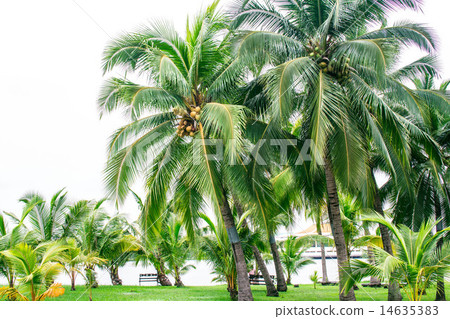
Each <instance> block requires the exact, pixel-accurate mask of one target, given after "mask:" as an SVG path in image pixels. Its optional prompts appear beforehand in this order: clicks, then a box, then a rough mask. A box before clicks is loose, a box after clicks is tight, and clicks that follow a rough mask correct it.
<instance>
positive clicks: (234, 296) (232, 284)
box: [227, 276, 238, 301]
mask: <svg viewBox="0 0 450 319" xmlns="http://www.w3.org/2000/svg"><path fill="white" fill-rule="evenodd" d="M227 291H228V292H229V294H230V299H231V300H233V301H236V300H238V292H237V290H236V278H234V277H233V276H231V277H229V276H227Z"/></svg>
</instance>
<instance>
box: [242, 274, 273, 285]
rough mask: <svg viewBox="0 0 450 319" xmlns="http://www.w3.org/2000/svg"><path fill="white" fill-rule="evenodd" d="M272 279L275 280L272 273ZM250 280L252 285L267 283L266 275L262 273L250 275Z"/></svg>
mask: <svg viewBox="0 0 450 319" xmlns="http://www.w3.org/2000/svg"><path fill="white" fill-rule="evenodd" d="M270 279H272V282H275V276H273V275H271V276H270ZM248 280H249V281H250V285H265V284H266V283H265V281H264V277H263V276H261V275H248Z"/></svg>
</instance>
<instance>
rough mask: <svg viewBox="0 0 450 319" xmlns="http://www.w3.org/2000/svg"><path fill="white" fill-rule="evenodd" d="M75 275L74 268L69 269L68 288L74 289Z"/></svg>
mask: <svg viewBox="0 0 450 319" xmlns="http://www.w3.org/2000/svg"><path fill="white" fill-rule="evenodd" d="M75 276H76V272H75V270H73V269H72V270H71V275H70V290H72V291H75V289H76V288H75Z"/></svg>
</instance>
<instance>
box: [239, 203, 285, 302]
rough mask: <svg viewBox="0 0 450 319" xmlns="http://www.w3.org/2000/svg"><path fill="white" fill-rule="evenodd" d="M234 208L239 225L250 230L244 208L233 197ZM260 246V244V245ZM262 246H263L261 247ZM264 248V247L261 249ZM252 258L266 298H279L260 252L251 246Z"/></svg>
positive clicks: (256, 247)
mask: <svg viewBox="0 0 450 319" xmlns="http://www.w3.org/2000/svg"><path fill="white" fill-rule="evenodd" d="M233 203H234V207H235V209H236V213H237V216H238V217H239V220H240V221H239V223H240V224H241V225H242V227H244V228H248V229H250V226H249V224H248V223H247V219H246V217H247V216H246V215H245V214H244V208H243V206H242V205H241V203H239V201H238V200H237V198H236V197H233ZM260 244H262V243H260ZM262 246H264V245H262ZM263 248H264V247H263ZM252 250H253V256H254V257H255V261H256V265H257V268H258V269H259V270H260V271H261V273H262V276H263V278H264V283H265V285H266V296H268V297H279V294H278V290H277V288H276V287H275V285H274V283H273V280H272V277H270V273H269V270H268V269H267V265H266V263H265V262H264V259H263V256H262V255H261V251H260V249H259V248H258V246H257V245H253V246H252Z"/></svg>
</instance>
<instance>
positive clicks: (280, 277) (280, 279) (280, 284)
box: [269, 234, 287, 291]
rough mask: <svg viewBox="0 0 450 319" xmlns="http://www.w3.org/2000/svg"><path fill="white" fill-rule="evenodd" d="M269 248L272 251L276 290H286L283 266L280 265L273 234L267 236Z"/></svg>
mask: <svg viewBox="0 0 450 319" xmlns="http://www.w3.org/2000/svg"><path fill="white" fill-rule="evenodd" d="M269 244H270V250H271V251H272V257H273V263H274V265H275V272H276V274H277V290H278V291H287V284H286V279H284V273H283V266H282V265H281V259H280V253H279V252H278V246H277V242H276V240H275V237H274V236H273V234H270V236H269Z"/></svg>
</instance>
